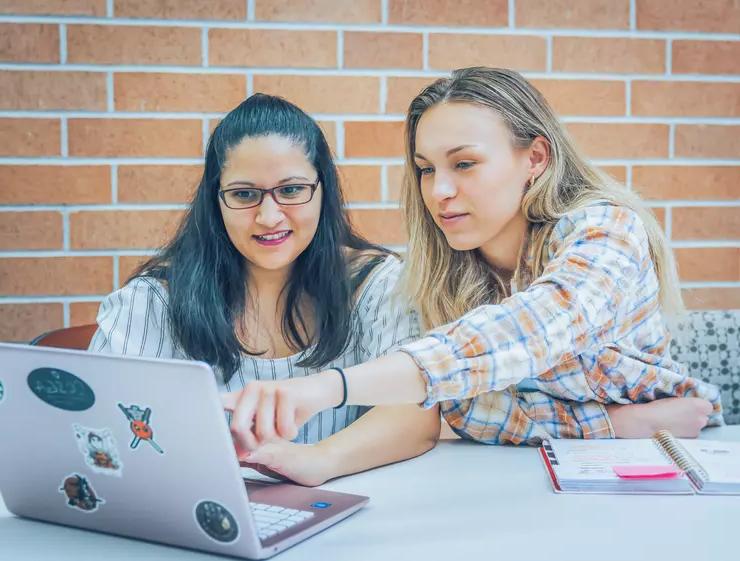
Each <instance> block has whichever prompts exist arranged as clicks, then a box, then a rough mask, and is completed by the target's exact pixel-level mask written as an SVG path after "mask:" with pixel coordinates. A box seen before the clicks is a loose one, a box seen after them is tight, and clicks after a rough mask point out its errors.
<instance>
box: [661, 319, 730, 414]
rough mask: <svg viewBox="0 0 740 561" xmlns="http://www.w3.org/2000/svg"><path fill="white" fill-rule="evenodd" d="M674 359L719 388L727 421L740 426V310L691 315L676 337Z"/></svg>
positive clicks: (698, 376)
mask: <svg viewBox="0 0 740 561" xmlns="http://www.w3.org/2000/svg"><path fill="white" fill-rule="evenodd" d="M671 356H673V358H675V359H676V360H678V361H680V362H682V363H684V364H685V365H686V366H687V367H688V369H689V373H690V374H691V375H692V376H694V377H695V378H700V379H702V380H706V381H707V382H710V383H712V384H715V385H716V386H719V388H720V391H721V392H722V408H723V410H724V417H725V422H726V423H727V424H730V425H738V424H740V310H718V311H707V312H691V313H689V314H688V315H687V318H686V321H685V322H684V323H683V324H681V325H680V326H679V328H678V330H677V331H676V333H675V334H674V338H673V341H672V342H671Z"/></svg>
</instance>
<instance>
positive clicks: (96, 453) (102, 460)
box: [72, 424, 123, 477]
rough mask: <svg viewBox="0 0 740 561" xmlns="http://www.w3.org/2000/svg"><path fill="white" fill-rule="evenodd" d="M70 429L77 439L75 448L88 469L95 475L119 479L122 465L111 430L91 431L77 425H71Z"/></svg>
mask: <svg viewBox="0 0 740 561" xmlns="http://www.w3.org/2000/svg"><path fill="white" fill-rule="evenodd" d="M72 428H73V429H74V431H75V438H77V447H78V448H79V449H80V453H81V454H82V457H83V458H85V463H86V464H87V465H88V467H89V468H90V469H91V470H93V471H94V472H95V473H102V474H103V475H115V476H117V477H121V475H122V473H121V472H122V470H123V464H122V463H121V458H120V457H119V455H118V448H117V447H116V441H115V439H114V438H113V433H112V432H111V430H110V429H91V428H88V427H83V426H82V425H78V424H74V425H72Z"/></svg>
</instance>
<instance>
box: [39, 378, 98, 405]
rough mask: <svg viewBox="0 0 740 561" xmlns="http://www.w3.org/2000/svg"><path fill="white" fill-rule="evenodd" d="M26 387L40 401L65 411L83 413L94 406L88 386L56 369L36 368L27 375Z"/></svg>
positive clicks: (92, 396)
mask: <svg viewBox="0 0 740 561" xmlns="http://www.w3.org/2000/svg"><path fill="white" fill-rule="evenodd" d="M28 387H29V388H31V391H32V392H33V393H34V394H36V397H38V398H39V399H40V400H41V401H43V402H45V403H48V404H49V405H51V406H52V407H57V408H59V409H65V410H66V411H84V410H85V409H90V407H92V406H93V405H94V404H95V394H94V393H93V391H92V389H91V388H90V386H88V385H87V384H86V383H85V382H83V381H82V380H80V379H79V378H78V377H77V376H75V375H74V374H70V373H69V372H65V371H64V370H59V369H58V368H37V369H36V370H34V371H33V372H31V373H30V374H29V375H28Z"/></svg>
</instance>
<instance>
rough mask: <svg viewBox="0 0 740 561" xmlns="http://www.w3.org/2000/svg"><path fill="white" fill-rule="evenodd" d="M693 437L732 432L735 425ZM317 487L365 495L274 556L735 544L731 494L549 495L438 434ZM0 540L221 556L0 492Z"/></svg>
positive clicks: (510, 456) (605, 559)
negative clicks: (428, 446)
mask: <svg viewBox="0 0 740 561" xmlns="http://www.w3.org/2000/svg"><path fill="white" fill-rule="evenodd" d="M702 438H706V439H715V440H738V441H740V426H727V427H720V428H713V429H707V430H705V431H703V433H702ZM325 488H327V489H331V490H336V491H345V492H350V493H358V494H362V495H368V496H369V497H370V504H369V505H368V506H367V507H365V508H364V509H363V510H361V511H360V512H358V513H357V514H355V515H353V516H351V517H350V518H348V519H347V520H344V521H342V522H340V523H339V524H338V525H336V526H334V527H332V528H330V529H328V530H326V531H324V532H323V533H321V534H319V535H317V536H314V537H312V538H310V539H308V540H307V541H305V542H303V543H301V544H299V545H297V546H295V547H293V548H292V549H289V550H288V551H286V552H284V553H282V554H280V555H279V556H278V557H277V559H278V560H280V561H293V560H299V559H300V560H301V561H305V560H313V559H316V560H321V561H331V560H332V559H343V560H346V559H352V560H353V561H360V560H365V559H367V560H382V561H390V560H392V559H400V558H406V559H421V558H423V559H425V561H426V560H437V559H438V560H445V561H448V560H450V559H464V558H472V556H475V558H476V559H493V558H494V556H496V557H498V558H501V559H506V560H507V561H516V560H527V561H528V560H542V559H547V560H560V559H562V560H568V561H579V560H584V561H585V560H587V561H593V560H594V559H599V560H602V561H609V560H612V559H613V560H615V561H616V560H619V561H622V560H624V559H630V560H642V559H644V560H660V559H669V560H671V561H680V560H686V561H689V560H691V561H698V560H704V559H733V558H736V555H737V551H738V547H739V545H740V541H739V540H738V539H737V536H738V532H740V497H739V496H715V497H710V496H699V495H685V496H655V495H653V496H646V495H642V496H640V495H631V496H627V495H622V496H620V495H556V494H555V493H553V492H552V489H551V486H550V483H549V481H548V479H547V477H546V474H545V470H544V468H543V466H542V464H541V461H540V459H539V457H538V456H537V452H536V450H535V449H534V448H514V447H504V446H485V445H481V444H475V443H471V442H465V441H461V440H443V441H440V443H439V444H438V445H437V447H436V448H435V449H434V450H432V451H431V452H429V453H427V454H425V455H424V456H421V457H420V458H416V459H413V460H410V461H407V462H402V463H399V464H396V465H392V466H386V467H382V468H379V469H375V470H371V471H369V472H366V473H362V474H358V475H354V476H351V477H345V478H342V479H339V480H337V481H333V482H331V483H329V484H327V485H326V486H325ZM0 544H1V545H0V558H2V559H6V558H7V559H14V560H16V559H18V560H20V559H36V558H39V559H41V558H48V557H49V554H50V552H53V558H54V559H59V560H70V561H72V560H74V561H83V560H88V559H89V560H91V561H92V560H95V561H99V560H100V559H101V558H102V559H105V560H106V561H113V560H118V559H121V560H124V559H126V560H130V559H136V560H142V559H172V560H174V559H178V560H182V561H187V560H194V561H195V560H199V559H226V558H225V557H219V556H216V555H209V554H204V553H198V552H193V551H186V550H182V549H178V548H174V547H168V546H162V545H156V544H150V543H144V542H139V541H136V540H131V539H126V538H119V537H116V536H109V535H105V534H97V533H94V532H88V531H84V530H77V529H74V528H65V527H60V526H56V525H53V524H46V523H42V522H35V521H31V520H25V519H20V518H16V517H14V516H12V515H10V514H9V513H8V512H7V510H6V509H5V506H4V504H3V503H2V500H0ZM6 555H7V557H6ZM483 556H485V557H483Z"/></svg>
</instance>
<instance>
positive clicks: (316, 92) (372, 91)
mask: <svg viewBox="0 0 740 561" xmlns="http://www.w3.org/2000/svg"><path fill="white" fill-rule="evenodd" d="M253 85H254V91H255V92H262V93H267V94H272V95H280V96H283V97H285V98H286V99H288V100H290V101H291V102H293V103H295V104H296V105H298V107H300V108H301V109H303V110H304V111H308V112H309V113H334V114H336V113H377V112H378V109H379V107H378V105H379V101H378V99H379V97H380V82H379V80H378V78H374V77H367V76H285V75H271V76H255V77H254V84H253Z"/></svg>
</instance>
